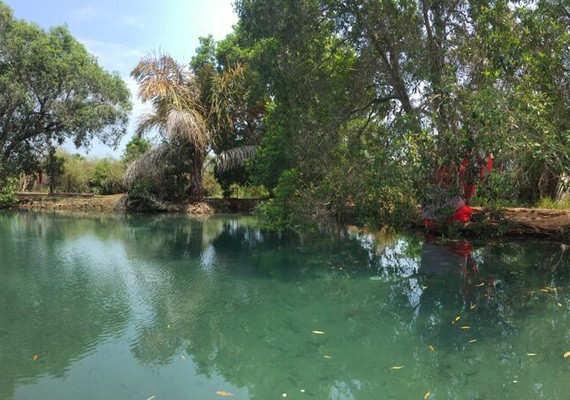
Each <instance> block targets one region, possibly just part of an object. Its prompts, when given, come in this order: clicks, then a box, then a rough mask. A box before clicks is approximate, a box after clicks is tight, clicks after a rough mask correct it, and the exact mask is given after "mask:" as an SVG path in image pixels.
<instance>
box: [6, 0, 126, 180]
mask: <svg viewBox="0 0 570 400" xmlns="http://www.w3.org/2000/svg"><path fill="white" fill-rule="evenodd" d="M0 54H2V57H0V161H1V162H2V164H3V165H4V169H5V171H6V172H9V173H11V174H14V173H18V172H28V173H29V172H33V171H34V170H36V169H37V167H38V165H39V164H40V163H41V160H42V154H44V153H45V151H46V149H48V148H49V147H50V146H54V145H58V144H61V143H62V142H63V141H64V140H66V139H71V140H72V141H73V142H74V143H75V145H76V146H78V147H79V146H82V145H87V144H89V143H90V141H91V140H92V139H93V138H95V137H96V138H98V139H100V140H102V141H103V142H105V143H110V144H114V143H117V142H118V140H119V139H120V137H121V136H122V134H123V133H124V131H125V127H126V124H127V118H128V112H129V110H130V108H131V104H130V100H129V91H128V89H127V87H126V85H125V83H124V82H123V81H122V80H121V79H120V77H119V76H118V75H117V74H110V73H108V72H106V71H104V70H103V69H102V68H101V67H100V66H99V65H98V64H97V62H96V59H95V58H94V57H93V56H92V55H90V54H89V53H87V51H86V50H85V48H84V47H83V46H82V45H81V44H80V43H79V42H77V40H75V39H74V38H73V37H72V36H71V35H70V33H69V31H68V30H67V28H66V27H55V28H52V29H50V30H49V31H44V30H43V29H41V28H39V27H38V26H37V25H33V24H29V23H27V22H25V21H22V20H15V19H14V18H13V16H12V12H11V10H10V9H9V8H8V7H7V6H6V5H5V4H4V3H0Z"/></svg>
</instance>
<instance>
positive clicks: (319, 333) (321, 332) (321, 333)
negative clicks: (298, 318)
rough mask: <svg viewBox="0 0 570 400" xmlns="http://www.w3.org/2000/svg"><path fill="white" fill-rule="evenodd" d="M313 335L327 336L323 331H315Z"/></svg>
mask: <svg viewBox="0 0 570 400" xmlns="http://www.w3.org/2000/svg"><path fill="white" fill-rule="evenodd" d="M313 333H314V334H315V335H324V334H325V333H324V332H323V331H313Z"/></svg>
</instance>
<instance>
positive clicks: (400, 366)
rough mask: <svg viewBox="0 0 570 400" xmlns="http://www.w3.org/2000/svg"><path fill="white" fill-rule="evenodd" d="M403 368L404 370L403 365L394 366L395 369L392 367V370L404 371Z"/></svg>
mask: <svg viewBox="0 0 570 400" xmlns="http://www.w3.org/2000/svg"><path fill="white" fill-rule="evenodd" d="M402 368H404V366H403V365H394V366H393V367H390V369H396V370H397V369H402Z"/></svg>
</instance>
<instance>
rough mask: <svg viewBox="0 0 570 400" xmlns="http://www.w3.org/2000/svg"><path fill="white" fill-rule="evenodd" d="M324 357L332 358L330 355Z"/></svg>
mask: <svg viewBox="0 0 570 400" xmlns="http://www.w3.org/2000/svg"><path fill="white" fill-rule="evenodd" d="M324 357H325V358H328V359H331V358H332V357H331V356H324Z"/></svg>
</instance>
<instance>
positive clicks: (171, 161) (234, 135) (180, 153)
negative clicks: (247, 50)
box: [127, 42, 252, 201]
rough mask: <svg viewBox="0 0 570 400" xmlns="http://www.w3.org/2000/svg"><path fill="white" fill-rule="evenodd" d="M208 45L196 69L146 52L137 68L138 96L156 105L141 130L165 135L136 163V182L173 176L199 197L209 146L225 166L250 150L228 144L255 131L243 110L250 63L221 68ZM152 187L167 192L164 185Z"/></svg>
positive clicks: (130, 176) (131, 177)
mask: <svg viewBox="0 0 570 400" xmlns="http://www.w3.org/2000/svg"><path fill="white" fill-rule="evenodd" d="M208 43H209V44H208V45H211V44H212V43H211V42H208ZM205 45H206V43H205V42H204V43H203V47H204V48H203V49H202V50H200V49H199V51H198V57H199V58H200V59H201V61H198V59H195V60H194V61H193V67H194V69H195V71H194V72H191V71H190V70H189V69H188V68H186V67H185V66H183V65H180V64H179V63H178V62H176V61H175V60H174V59H173V58H172V57H170V56H168V55H160V56H155V55H151V56H149V57H146V58H144V59H143V60H141V61H140V62H139V64H138V65H137V66H136V67H135V69H134V70H133V71H132V76H133V77H134V78H135V80H136V81H137V82H138V83H139V97H140V98H141V99H142V100H143V101H145V102H147V101H148V102H150V103H151V105H152V111H151V112H150V113H148V114H147V115H144V116H143V118H142V119H141V121H140V123H139V126H138V133H139V134H143V133H145V132H148V131H150V130H153V129H154V130H157V131H158V132H159V133H160V134H161V136H162V138H163V140H164V142H163V144H162V145H160V146H158V147H157V148H155V149H153V150H151V151H149V152H147V153H146V154H145V155H143V156H142V157H140V158H139V159H138V160H137V161H136V162H135V163H133V164H132V165H131V167H130V168H129V170H128V172H127V179H128V180H129V182H130V183H131V184H132V185H137V184H140V183H141V182H143V181H146V182H147V183H146V184H145V186H149V185H148V182H149V181H152V179H149V178H150V177H151V176H152V177H153V178H159V179H160V180H161V181H162V182H165V181H169V182H171V184H172V185H169V186H170V187H172V188H173V189H175V186H178V188H180V187H182V188H184V187H185V186H187V187H188V193H187V196H185V197H186V198H189V199H190V201H199V200H201V199H202V197H203V195H204V190H203V180H202V174H203V168H204V160H205V158H206V155H207V154H208V152H209V151H214V152H215V153H216V154H217V155H218V156H219V158H218V160H219V161H222V163H221V165H223V168H232V167H233V166H235V165H236V160H241V161H243V160H244V159H245V158H247V157H248V156H250V155H251V149H250V148H249V147H245V146H244V147H242V148H241V149H239V150H234V148H231V149H228V147H226V146H227V143H234V144H235V143H238V142H239V143H243V142H244V141H245V140H246V139H247V138H248V136H249V135H250V132H251V131H252V130H251V129H250V122H249V121H248V120H247V118H246V117H245V115H246V113H244V112H242V111H241V110H242V107H243V105H242V104H243V103H242V101H243V91H244V84H243V79H244V73H245V69H244V68H243V67H242V66H240V65H235V66H233V67H227V68H225V69H223V70H217V69H216V68H215V66H214V65H212V63H211V59H210V55H209V53H210V52H211V50H210V49H209V48H205ZM212 57H213V56H212ZM236 139H237V140H236ZM222 143H224V144H226V146H222V145H221V144H222ZM226 150H228V151H226ZM229 150H234V151H229ZM238 164H239V163H238ZM186 176H189V177H190V178H189V182H186ZM163 187H164V185H163ZM145 190H146V189H145ZM152 191H154V192H156V193H155V194H159V193H161V196H162V195H163V194H166V193H165V192H164V191H163V190H162V189H161V188H154V189H153V190H151V192H152ZM171 192H180V190H173V191H171ZM161 196H159V197H161ZM176 197H181V196H176ZM182 197H183V196H182ZM167 199H168V198H167ZM178 200H181V198H178Z"/></svg>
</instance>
